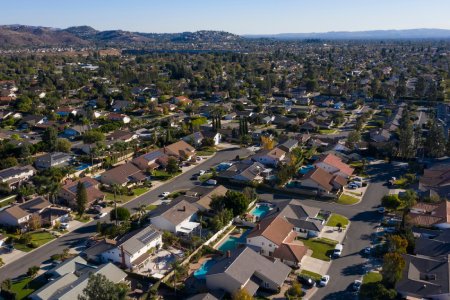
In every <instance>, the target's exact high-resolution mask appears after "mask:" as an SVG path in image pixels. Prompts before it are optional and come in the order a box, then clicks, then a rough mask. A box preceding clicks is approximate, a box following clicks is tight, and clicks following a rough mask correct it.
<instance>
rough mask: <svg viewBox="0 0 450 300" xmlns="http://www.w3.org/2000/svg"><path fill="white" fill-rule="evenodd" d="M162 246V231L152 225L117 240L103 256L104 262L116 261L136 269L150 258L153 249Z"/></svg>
mask: <svg viewBox="0 0 450 300" xmlns="http://www.w3.org/2000/svg"><path fill="white" fill-rule="evenodd" d="M161 247H162V233H161V232H160V231H159V230H158V229H156V228H155V227H153V226H151V225H150V226H147V227H144V229H142V230H139V231H138V232H137V233H136V232H134V233H131V234H130V235H127V236H125V237H124V238H122V239H121V240H119V241H117V243H116V245H114V247H112V248H111V249H108V250H106V251H104V252H103V253H102V254H101V257H102V261H104V262H114V263H116V264H121V265H122V266H126V267H127V268H128V269H130V270H135V269H140V268H141V267H142V266H143V265H144V264H145V263H146V262H147V261H148V260H149V259H150V256H151V253H152V251H153V250H157V249H159V248H161Z"/></svg>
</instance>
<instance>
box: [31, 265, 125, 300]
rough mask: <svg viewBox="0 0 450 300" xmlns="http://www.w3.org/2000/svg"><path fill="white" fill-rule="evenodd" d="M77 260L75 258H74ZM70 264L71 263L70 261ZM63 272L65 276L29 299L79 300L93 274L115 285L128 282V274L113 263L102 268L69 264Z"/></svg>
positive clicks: (58, 277)
mask: <svg viewBox="0 0 450 300" xmlns="http://www.w3.org/2000/svg"><path fill="white" fill-rule="evenodd" d="M74 259H75V258H74ZM69 262H70V261H69ZM63 264H64V265H63V267H65V268H63V269H62V270H61V271H64V273H62V274H63V275H59V276H57V277H55V278H53V280H50V281H49V282H48V283H47V284H45V285H44V286H43V287H41V288H40V289H38V290H37V291H35V292H33V293H32V294H31V295H30V296H29V297H30V299H32V300H50V299H51V300H72V299H78V297H79V296H81V295H83V290H84V289H85V288H86V286H87V285H88V282H89V277H90V276H91V275H92V274H101V275H103V276H105V277H106V279H107V280H109V281H112V282H113V283H114V284H117V283H120V282H126V281H125V279H126V277H127V274H126V273H125V272H124V271H122V270H121V269H120V268H118V267H116V266H115V265H113V264H112V263H108V264H104V265H101V266H92V265H89V264H88V263H87V262H84V263H83V262H82V261H81V262H75V263H71V264H69V263H67V265H69V266H70V267H68V266H67V265H66V262H64V263H63Z"/></svg>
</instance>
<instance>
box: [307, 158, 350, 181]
mask: <svg viewBox="0 0 450 300" xmlns="http://www.w3.org/2000/svg"><path fill="white" fill-rule="evenodd" d="M318 162H324V163H326V164H328V165H330V166H333V167H335V168H337V169H339V170H340V171H341V172H342V173H344V174H346V175H348V176H351V175H352V174H353V171H354V169H353V168H352V167H350V166H349V165H347V164H346V163H344V162H343V161H342V160H341V159H340V158H339V157H337V156H336V155H334V154H327V155H325V156H322V157H321V158H320V159H319V160H318V161H317V162H316V163H318Z"/></svg>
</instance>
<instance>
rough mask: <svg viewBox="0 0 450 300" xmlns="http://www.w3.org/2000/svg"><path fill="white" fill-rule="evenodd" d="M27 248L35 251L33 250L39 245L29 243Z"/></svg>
mask: <svg viewBox="0 0 450 300" xmlns="http://www.w3.org/2000/svg"><path fill="white" fill-rule="evenodd" d="M28 247H30V248H33V249H35V248H37V247H39V244H38V243H36V242H31V243H28Z"/></svg>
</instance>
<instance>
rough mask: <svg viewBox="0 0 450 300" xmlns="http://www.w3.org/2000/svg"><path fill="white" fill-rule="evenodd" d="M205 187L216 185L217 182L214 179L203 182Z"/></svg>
mask: <svg viewBox="0 0 450 300" xmlns="http://www.w3.org/2000/svg"><path fill="white" fill-rule="evenodd" d="M205 183H206V184H207V185H217V180H215V179H208V180H206V182H205Z"/></svg>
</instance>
